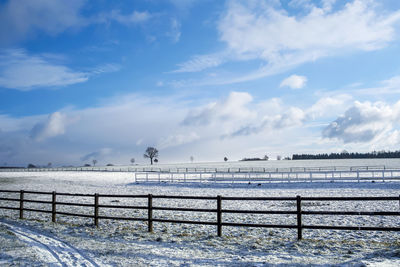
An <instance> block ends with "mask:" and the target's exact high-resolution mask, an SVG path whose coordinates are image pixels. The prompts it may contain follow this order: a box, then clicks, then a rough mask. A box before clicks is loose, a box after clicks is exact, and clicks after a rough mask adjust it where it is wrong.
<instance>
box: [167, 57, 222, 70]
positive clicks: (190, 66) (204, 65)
mask: <svg viewBox="0 0 400 267" xmlns="http://www.w3.org/2000/svg"><path fill="white" fill-rule="evenodd" d="M225 61H226V58H225V55H224V54H209V55H197V56H194V57H192V59H190V60H189V61H186V62H184V63H181V64H178V68H177V69H176V70H174V71H172V72H173V73H174V72H175V73H179V72H197V71H202V70H205V69H208V68H212V67H217V66H219V65H221V64H222V63H223V62H225Z"/></svg>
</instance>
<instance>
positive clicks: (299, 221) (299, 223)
mask: <svg viewBox="0 0 400 267" xmlns="http://www.w3.org/2000/svg"><path fill="white" fill-rule="evenodd" d="M296 202H297V239H298V240H301V239H302V238H303V233H302V230H303V229H302V222H301V197H300V196H297V197H296Z"/></svg>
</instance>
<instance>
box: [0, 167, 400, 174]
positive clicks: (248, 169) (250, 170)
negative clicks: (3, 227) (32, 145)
mask: <svg viewBox="0 0 400 267" xmlns="http://www.w3.org/2000/svg"><path fill="white" fill-rule="evenodd" d="M374 170H375V171H390V170H392V171H400V167H394V166H385V165H377V166H326V167H282V168H268V167H267V168H265V167H225V168H223V167H220V168H218V167H216V168H206V167H204V168H203V167H202V168H200V167H194V168H190V167H188V168H171V167H169V168H164V167H142V168H140V167H117V166H115V167H60V168H58V167H57V168H56V167H54V168H52V167H49V168H0V172H50V171H94V172H160V173H171V172H174V173H189V172H196V173H200V172H202V173H274V172H277V173H281V172H284V173H292V172H293V173H296V172H297V173H301V172H324V171H328V172H331V171H374Z"/></svg>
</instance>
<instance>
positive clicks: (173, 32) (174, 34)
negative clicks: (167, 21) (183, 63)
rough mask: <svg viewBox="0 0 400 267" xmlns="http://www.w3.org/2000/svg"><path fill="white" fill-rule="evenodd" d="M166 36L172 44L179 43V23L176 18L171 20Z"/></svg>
mask: <svg viewBox="0 0 400 267" xmlns="http://www.w3.org/2000/svg"><path fill="white" fill-rule="evenodd" d="M167 36H168V37H170V38H171V40H172V42H174V43H177V42H179V40H180V38H181V23H180V22H179V21H178V20H177V19H176V18H173V19H171V28H170V30H169V31H168V32H167Z"/></svg>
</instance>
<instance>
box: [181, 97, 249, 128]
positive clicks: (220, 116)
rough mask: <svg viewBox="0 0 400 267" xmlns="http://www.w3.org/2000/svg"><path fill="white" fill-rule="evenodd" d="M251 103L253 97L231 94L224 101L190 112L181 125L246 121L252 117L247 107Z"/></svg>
mask: <svg viewBox="0 0 400 267" xmlns="http://www.w3.org/2000/svg"><path fill="white" fill-rule="evenodd" d="M251 101H253V97H252V96H251V95H250V94H249V93H246V92H231V93H230V94H229V96H228V97H227V98H226V99H223V100H220V101H218V102H211V103H209V104H208V105H207V106H205V107H202V108H198V109H194V110H192V111H191V112H190V113H189V114H188V116H186V118H185V119H184V120H183V125H188V126H189V125H207V124H214V123H230V122H232V121H235V122H237V121H243V120H247V119H249V118H251V117H253V116H254V113H253V112H252V111H251V110H250V109H249V108H248V106H247V105H248V104H249V103H250V102H251Z"/></svg>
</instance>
